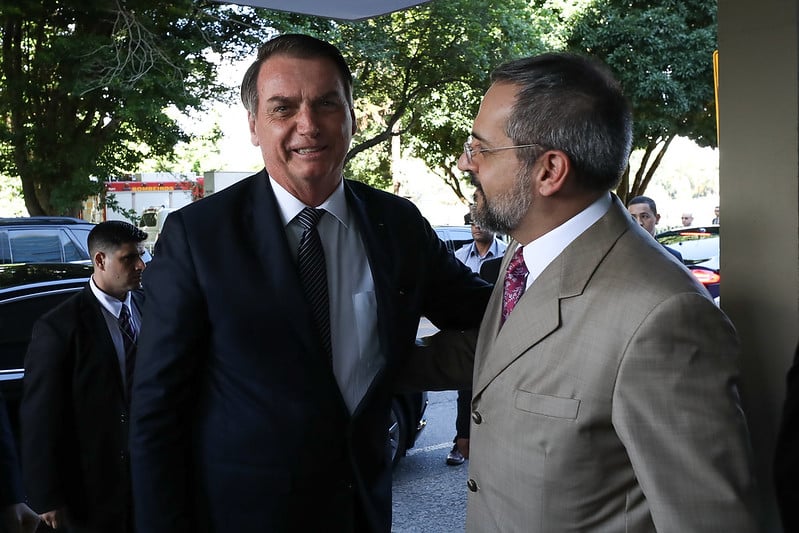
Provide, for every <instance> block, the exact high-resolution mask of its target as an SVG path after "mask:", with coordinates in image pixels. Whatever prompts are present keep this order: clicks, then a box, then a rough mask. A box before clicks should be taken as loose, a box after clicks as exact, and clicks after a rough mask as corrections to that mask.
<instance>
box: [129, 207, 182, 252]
mask: <svg viewBox="0 0 799 533" xmlns="http://www.w3.org/2000/svg"><path fill="white" fill-rule="evenodd" d="M178 209H179V208H178V207H164V206H160V207H148V208H147V209H145V210H144V212H143V213H142V215H141V221H140V222H139V228H140V229H141V230H142V231H143V232H145V233H147V240H146V241H144V247H145V248H146V249H147V251H148V252H149V253H151V254H152V253H153V249H154V248H155V243H156V241H157V240H158V237H159V236H160V235H161V231H162V230H163V229H164V222H166V217H168V216H169V214H170V213H172V212H174V211H177V210H178Z"/></svg>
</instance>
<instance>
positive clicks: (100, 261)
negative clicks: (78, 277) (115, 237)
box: [92, 252, 105, 270]
mask: <svg viewBox="0 0 799 533" xmlns="http://www.w3.org/2000/svg"><path fill="white" fill-rule="evenodd" d="M92 264H93V265H94V268H96V269H97V270H105V252H95V254H94V257H92Z"/></svg>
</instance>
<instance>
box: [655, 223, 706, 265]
mask: <svg viewBox="0 0 799 533" xmlns="http://www.w3.org/2000/svg"><path fill="white" fill-rule="evenodd" d="M657 240H658V242H660V243H661V244H664V245H666V246H668V247H669V248H672V249H674V250H677V251H678V252H680V255H682V259H683V262H684V263H685V264H686V265H695V264H697V263H702V262H705V261H708V260H710V259H713V258H714V257H718V255H719V235H718V233H710V232H707V231H691V230H688V231H670V232H666V233H663V234H660V235H658V236H657Z"/></svg>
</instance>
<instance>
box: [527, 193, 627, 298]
mask: <svg viewBox="0 0 799 533" xmlns="http://www.w3.org/2000/svg"><path fill="white" fill-rule="evenodd" d="M611 203H612V199H611V196H610V193H608V194H603V195H602V196H600V197H599V198H598V199H597V200H596V201H595V202H594V203H592V204H591V205H589V206H588V207H586V208H585V209H583V210H582V211H580V212H579V213H577V214H576V215H574V216H573V217H571V218H570V219H569V220H567V221H566V222H564V223H563V224H561V225H560V226H558V227H557V228H555V229H553V230H552V231H550V232H548V233H545V234H544V235H542V236H540V237H539V238H537V239H536V240H534V241H532V242H530V243H528V244H527V245H526V246H525V247H524V251H523V252H522V253H523V254H524V263H525V265H527V269H528V271H529V272H530V273H529V274H528V276H527V286H528V287H529V286H530V285H531V284H532V283H533V281H535V279H536V278H537V277H538V276H539V275H540V274H541V272H543V271H544V269H545V268H546V267H547V266H549V264H550V263H551V262H552V261H553V260H554V259H555V258H556V257H557V256H559V255H560V254H561V252H563V250H564V249H566V247H567V246H568V245H570V244H571V243H572V242H573V241H574V240H575V239H576V238H577V237H579V236H580V235H581V234H582V233H583V232H584V231H585V230H587V229H588V228H590V227H591V226H592V225H593V224H594V223H595V222H596V221H597V220H599V219H600V218H602V217H603V216H604V215H605V213H607V212H608V209H610V204H611Z"/></svg>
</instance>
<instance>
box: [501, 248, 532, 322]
mask: <svg viewBox="0 0 799 533" xmlns="http://www.w3.org/2000/svg"><path fill="white" fill-rule="evenodd" d="M522 250H523V247H522V246H519V248H518V249H517V250H516V252H515V253H514V254H513V257H512V258H511V260H510V263H509V264H508V270H507V272H506V273H505V286H504V292H503V294H502V323H503V324H504V323H505V320H507V318H508V315H510V313H511V311H513V308H514V307H516V303H517V302H518V301H519V298H521V297H522V294H524V290H525V289H526V288H527V275H528V274H529V273H530V271H529V270H527V265H526V264H525V263H524V253H523V251H522Z"/></svg>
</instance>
